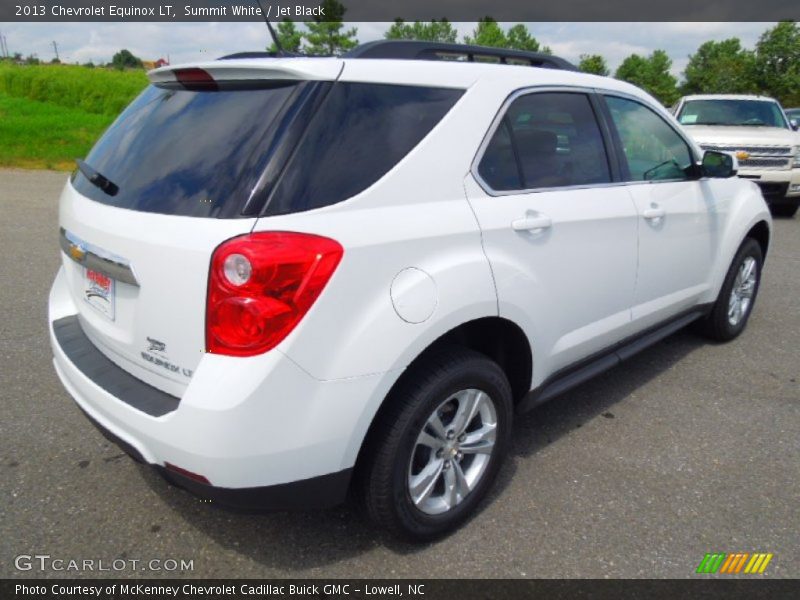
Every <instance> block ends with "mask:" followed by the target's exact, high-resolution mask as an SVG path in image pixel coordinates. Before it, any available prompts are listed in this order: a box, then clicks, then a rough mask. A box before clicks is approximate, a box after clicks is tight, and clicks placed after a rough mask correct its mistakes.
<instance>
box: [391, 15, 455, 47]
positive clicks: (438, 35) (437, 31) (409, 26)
mask: <svg viewBox="0 0 800 600" xmlns="http://www.w3.org/2000/svg"><path fill="white" fill-rule="evenodd" d="M457 36H458V32H457V31H456V30H455V29H454V28H453V26H452V25H451V24H450V21H448V20H447V19H441V20H440V21H437V20H436V19H433V20H432V21H431V22H430V23H424V22H421V21H414V22H413V23H406V22H405V21H403V19H395V20H394V23H392V26H391V27H390V28H389V30H388V31H387V32H386V39H387V40H425V41H429V42H449V43H454V42H455V41H456V38H457Z"/></svg>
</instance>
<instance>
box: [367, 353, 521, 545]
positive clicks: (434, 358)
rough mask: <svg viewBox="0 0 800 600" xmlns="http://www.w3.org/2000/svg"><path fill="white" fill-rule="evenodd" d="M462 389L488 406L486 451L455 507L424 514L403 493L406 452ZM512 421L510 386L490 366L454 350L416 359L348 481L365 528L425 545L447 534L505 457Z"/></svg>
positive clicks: (472, 505)
mask: <svg viewBox="0 0 800 600" xmlns="http://www.w3.org/2000/svg"><path fill="white" fill-rule="evenodd" d="M468 389H476V390H480V391H482V392H484V393H486V394H488V396H489V397H490V399H491V402H492V404H493V406H494V409H495V412H496V417H497V427H496V438H495V441H494V444H495V445H494V450H493V451H492V453H491V455H490V457H489V459H488V462H487V463H486V467H485V469H484V471H483V474H482V475H481V476H480V477H479V478H478V479H477V481H476V483H475V487H474V488H472V490H471V491H469V493H467V494H465V495H464V497H463V499H462V500H461V501H460V503H456V504H455V506H453V507H452V508H451V509H449V510H447V511H446V512H443V513H442V514H435V515H433V514H426V513H425V512H423V511H422V510H420V509H418V508H417V506H415V505H414V503H413V501H412V499H411V494H410V492H409V483H408V477H409V472H410V471H409V469H410V464H411V460H412V453H413V452H415V448H417V450H416V451H419V447H418V446H416V441H417V436H418V435H419V434H420V432H421V431H422V429H423V427H425V424H426V422H427V420H428V418H429V417H431V416H432V415H433V413H434V411H437V409H438V408H439V407H440V406H441V405H442V403H443V402H447V401H448V399H449V398H452V397H453V396H454V395H455V394H456V393H458V392H459V391H461V390H468ZM512 415H513V401H512V393H511V386H510V385H509V383H508V379H507V378H506V375H505V373H504V372H503V370H502V369H501V368H500V367H499V366H498V365H497V363H495V362H494V361H492V360H490V359H489V358H487V357H486V356H484V355H483V354H480V353H478V352H474V351H472V350H469V349H467V348H462V347H460V346H448V347H446V348H442V349H440V350H438V351H435V352H432V353H431V354H430V355H428V356H426V357H423V358H422V359H421V360H420V361H419V362H418V363H416V364H414V365H412V366H411V367H410V368H409V369H408V371H406V373H404V374H403V376H402V379H401V380H400V381H398V384H397V385H396V386H395V388H394V389H393V390H392V393H391V394H390V395H389V397H388V398H387V400H386V403H385V405H384V406H383V407H382V409H381V411H380V412H379V413H378V415H377V416H376V419H375V423H373V426H372V428H371V429H370V434H369V435H368V438H367V440H366V442H365V446H364V448H363V449H362V453H361V458H360V460H359V465H358V468H357V471H356V478H355V482H354V490H353V491H354V493H355V494H356V495H357V502H358V504H359V505H360V506H361V508H362V509H364V510H365V511H366V513H367V515H368V517H369V518H370V519H371V520H372V521H373V522H375V523H376V524H378V525H380V526H381V527H384V528H386V529H388V530H390V531H391V532H392V533H394V534H395V535H397V536H398V537H401V538H404V539H407V540H413V541H423V540H429V539H433V538H435V537H438V536H441V535H443V534H445V533H447V532H449V531H452V530H453V529H455V528H456V527H457V526H458V525H460V524H461V523H462V522H464V521H465V520H466V519H467V518H469V517H470V515H471V514H473V513H474V511H475V508H476V506H477V505H478V504H479V503H480V501H481V500H482V499H483V498H484V497H485V496H486V494H487V492H488V491H489V489H490V488H491V486H492V483H493V481H494V479H495V478H496V476H497V473H498V471H499V469H500V466H501V464H502V462H503V458H504V457H505V454H506V453H507V451H508V446H509V443H510V439H511V424H512ZM444 421H445V419H443V422H444ZM448 427H449V425H448ZM455 460H456V459H455V458H454V459H453V463H454V462H455ZM459 460H461V459H459ZM459 472H460V471H459Z"/></svg>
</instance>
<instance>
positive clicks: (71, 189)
mask: <svg viewBox="0 0 800 600" xmlns="http://www.w3.org/2000/svg"><path fill="white" fill-rule="evenodd" d="M340 71H341V61H337V60H335V59H318V60H302V59H301V60H297V59H293V60H260V61H247V60H245V61H222V62H215V63H208V64H204V65H198V66H194V67H189V68H171V69H160V70H158V71H154V72H152V73H151V74H150V77H151V81H153V82H154V83H153V85H151V86H149V87H148V88H147V89H146V90H145V91H144V92H143V93H142V94H141V95H140V96H139V97H138V98H137V99H136V100H135V101H134V102H133V103H132V104H131V105H130V106H129V107H128V108H127V109H126V110H125V111H124V112H123V113H122V115H120V117H119V118H118V119H117V120H116V121H115V122H114V124H113V125H112V126H111V127H110V128H109V130H108V131H107V132H106V133H105V134H104V135H103V137H102V138H101V139H100V140H99V141H98V142H97V144H96V146H95V147H94V148H93V149H92V151H91V152H90V153H89V155H88V156H87V157H86V159H85V163H84V165H83V168H81V169H79V170H76V172H75V173H74V174H73V176H72V178H71V180H70V183H69V184H68V185H67V186H66V188H65V190H64V192H63V194H62V197H61V202H60V213H59V221H60V227H61V246H62V249H63V250H64V252H62V262H63V265H64V269H65V272H66V277H67V281H68V285H69V288H70V292H71V294H72V297H73V299H74V301H75V305H76V306H77V308H78V311H79V318H80V322H81V325H82V327H83V330H84V331H85V333H86V335H87V336H88V337H89V338H90V339H91V340H92V342H93V343H94V344H95V345H96V346H97V347H98V348H99V349H100V351H101V352H103V353H104V354H105V355H106V356H107V357H108V358H109V359H111V360H112V361H114V362H115V363H116V364H117V365H119V366H120V367H121V368H123V369H125V370H126V371H128V372H130V373H132V374H133V375H134V376H136V377H138V378H139V379H141V380H143V381H145V382H147V383H149V384H150V385H153V386H155V387H157V388H159V389H161V390H163V391H165V392H167V393H170V394H173V395H176V396H181V395H182V393H183V391H184V390H185V388H186V386H187V385H188V383H189V381H190V379H191V377H192V374H193V372H194V370H195V369H196V367H197V365H198V363H199V361H200V359H201V357H202V354H203V352H204V350H205V306H206V294H207V282H208V270H209V263H210V259H211V255H212V253H213V251H214V249H215V248H216V247H217V246H218V245H219V244H220V243H222V242H223V241H224V240H226V239H229V238H231V237H234V236H236V235H241V234H245V233H247V232H249V231H250V230H251V229H252V227H253V225H254V223H255V220H256V218H257V215H258V213H259V212H260V210H261V207H262V205H263V201H264V198H265V197H266V194H267V193H268V192H269V190H270V188H271V186H272V185H273V184H274V180H275V179H276V177H277V176H278V174H279V173H280V170H281V166H282V164H284V163H285V161H286V160H287V158H288V154H289V153H290V149H291V148H292V147H293V145H294V140H293V139H292V138H296V137H297V136H298V135H299V134H300V133H301V132H302V128H303V125H302V123H303V120H304V119H307V118H308V114H309V113H310V112H313V110H314V107H315V104H316V103H317V102H318V101H319V100H320V98H321V97H323V96H324V94H325V93H326V89H325V88H326V85H328V84H326V83H325V81H332V80H335V79H336V77H337V76H338V74H339V72H340ZM92 180H93V181H92Z"/></svg>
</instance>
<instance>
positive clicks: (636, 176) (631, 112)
mask: <svg viewBox="0 0 800 600" xmlns="http://www.w3.org/2000/svg"><path fill="white" fill-rule="evenodd" d="M606 102H607V103H608V108H609V110H610V111H611V118H612V120H613V121H614V125H615V126H616V128H617V132H618V133H619V137H620V141H621V142H622V148H623V152H624V154H625V158H626V159H627V163H628V171H629V173H628V174H627V176H626V178H625V179H626V180H628V181H657V180H665V179H666V180H673V179H690V178H692V170H693V165H694V159H693V157H692V153H691V150H690V149H689V146H688V145H687V144H686V142H684V141H683V138H682V137H681V136H680V135H678V133H677V132H676V131H675V130H674V129H673V128H672V127H670V126H669V125H668V124H667V122H666V121H664V119H662V118H661V117H659V116H658V115H657V114H656V113H655V112H653V111H652V110H650V109H649V108H647V107H646V106H644V105H643V104H639V103H638V102H635V101H633V100H627V99H625V98H617V97H614V96H607V97H606Z"/></svg>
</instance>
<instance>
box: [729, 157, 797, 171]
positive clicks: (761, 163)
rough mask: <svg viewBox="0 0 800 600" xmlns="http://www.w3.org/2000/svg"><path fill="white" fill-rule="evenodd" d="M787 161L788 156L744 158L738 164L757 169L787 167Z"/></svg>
mask: <svg viewBox="0 0 800 600" xmlns="http://www.w3.org/2000/svg"><path fill="white" fill-rule="evenodd" d="M789 162H790V160H789V159H788V158H745V159H744V160H740V161H739V166H740V167H754V168H759V169H788V168H789Z"/></svg>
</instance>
